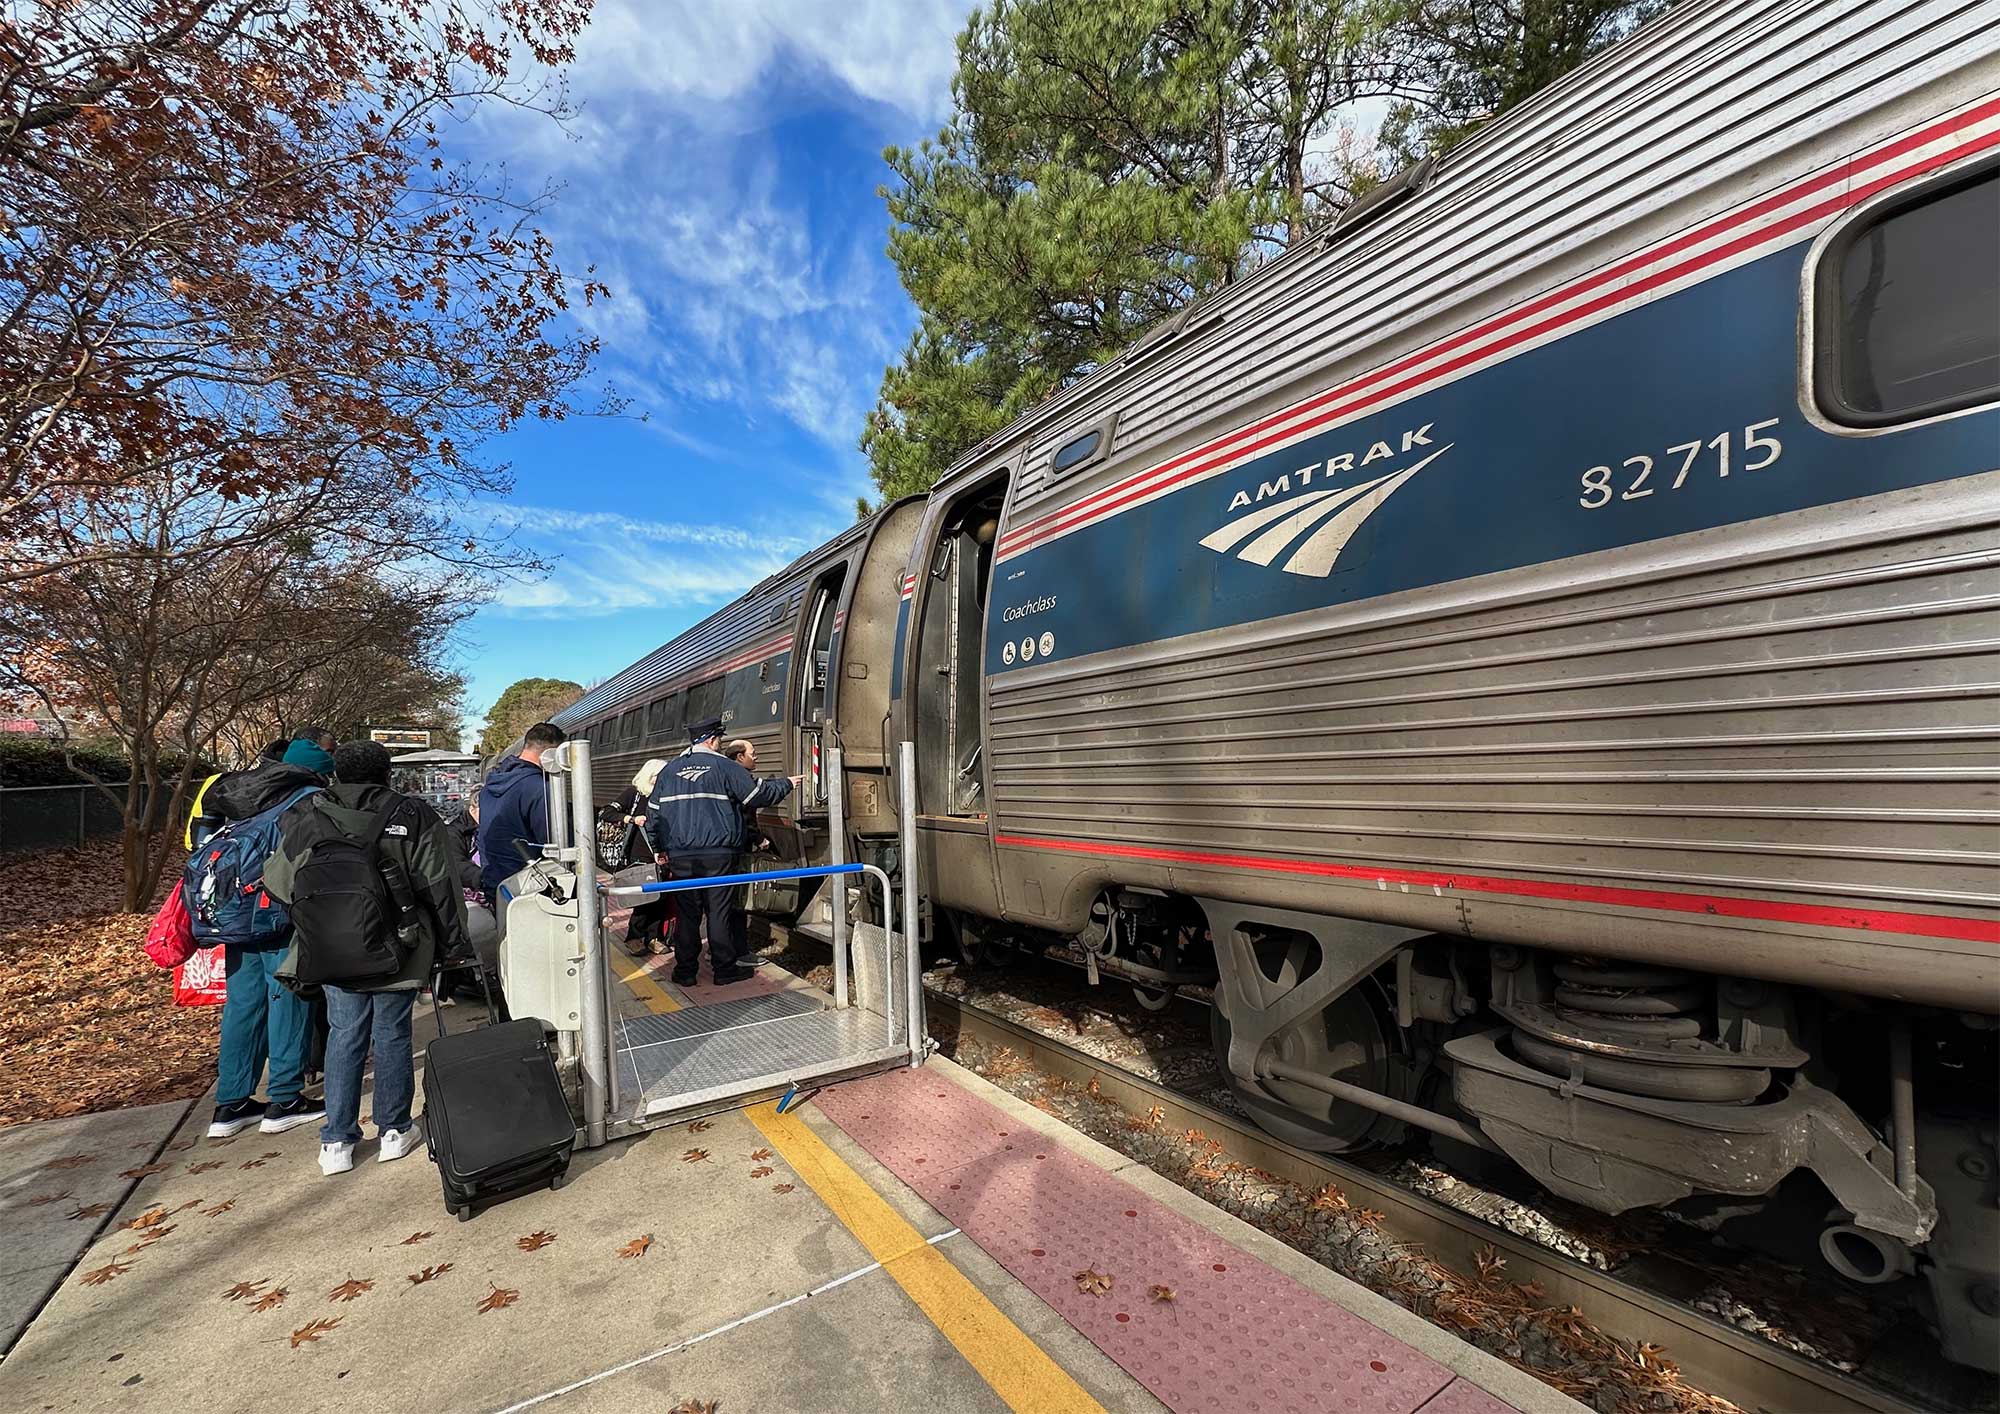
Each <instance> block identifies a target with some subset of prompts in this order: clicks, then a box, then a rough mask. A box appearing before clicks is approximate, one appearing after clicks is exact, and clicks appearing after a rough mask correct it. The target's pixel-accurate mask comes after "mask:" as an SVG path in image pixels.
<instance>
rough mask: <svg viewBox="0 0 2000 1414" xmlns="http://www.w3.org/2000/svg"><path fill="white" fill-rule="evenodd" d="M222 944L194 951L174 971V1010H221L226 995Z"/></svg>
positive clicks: (226, 979)
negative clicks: (185, 1008)
mask: <svg viewBox="0 0 2000 1414" xmlns="http://www.w3.org/2000/svg"><path fill="white" fill-rule="evenodd" d="M222 953H223V948H222V944H220V943H217V944H216V945H215V946H214V947H212V948H197V949H195V951H194V953H193V954H192V955H191V956H189V957H188V959H187V960H186V961H185V962H183V963H181V964H180V965H179V966H178V967H176V968H175V969H174V1005H175V1006H221V1005H222V1002H223V999H224V998H225V997H227V996H228V995H229V978H228V973H227V970H226V969H227V964H226V963H225V962H224V961H223V956H222Z"/></svg>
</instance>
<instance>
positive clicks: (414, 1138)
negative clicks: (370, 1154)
mask: <svg viewBox="0 0 2000 1414" xmlns="http://www.w3.org/2000/svg"><path fill="white" fill-rule="evenodd" d="M423 1144H424V1135H423V1131H422V1130H420V1129H418V1128H417V1126H416V1125H415V1124H414V1123H412V1124H411V1125H410V1127H409V1128H408V1129H385V1130H383V1131H382V1151H381V1152H380V1153H379V1154H377V1155H376V1156H375V1162H376V1163H378V1164H386V1163H388V1162H389V1161H390V1160H391V1159H400V1158H402V1157H403V1155H405V1154H408V1153H413V1152H414V1151H416V1150H418V1149H421V1148H422V1147H423Z"/></svg>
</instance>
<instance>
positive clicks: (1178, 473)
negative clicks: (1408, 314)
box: [999, 98, 2000, 557]
mask: <svg viewBox="0 0 2000 1414" xmlns="http://www.w3.org/2000/svg"><path fill="white" fill-rule="evenodd" d="M1996 115H2000V98H1996V99H1991V100H1989V101H1987V102H1985V103H1982V104H1980V105H1979V106H1978V107H1976V108H1973V109H1970V110H1968V111H1966V112H1964V113H1960V114H1958V115H1956V116H1954V117H1952V118H1948V119H1945V120H1943V121H1941V122H1939V123H1935V124H1932V125H1931V126H1930V127H1928V128H1925V129H1922V130H1920V131H1919V132H1916V133H1912V134H1910V135H1909V136H1907V137H1905V138H1902V139H1899V140H1898V141H1897V142H1894V143H1891V144H1890V145H1889V146H1887V147H1885V148H1884V149H1882V150H1881V151H1879V152H1875V153H1870V154H1868V155H1867V156H1866V157H1855V158H1850V159H1849V160H1848V161H1846V162H1842V163H1838V164H1836V165H1835V166H1833V167H1831V168H1829V169H1827V171H1825V172H1822V173H1820V174H1819V175H1817V176H1815V177H1809V178H1807V179H1806V180H1804V181H1802V182H1799V183H1796V184H1794V185H1793V186H1791V187H1788V188H1787V189H1785V190H1784V191H1781V192H1778V193H1776V194H1774V195H1772V196H1768V197H1764V198H1762V199H1761V200H1759V201H1756V202H1753V203H1751V204H1750V205H1749V206H1746V207H1744V208H1743V209H1742V210H1740V211H1735V212H1731V213H1730V214H1728V215H1726V216H1723V217H1719V218H1717V219H1716V220H1714V221H1711V222H1709V223H1708V224H1707V225H1705V226H1701V227H1697V228H1696V229H1694V230H1692V231H1688V232H1685V233H1683V234H1682V235H1680V236H1676V237H1674V238H1673V239H1672V240H1670V241H1667V242H1665V243H1664V244H1662V245H1660V246H1657V247H1654V248H1652V249H1649V250H1646V251H1642V252H1640V253H1639V254H1638V255H1635V256H1631V257H1628V258H1627V259H1625V260H1623V261H1621V262H1619V263H1618V264H1616V265H1612V266H1608V267H1606V268H1605V269H1603V270H1600V271H1597V272H1595V273H1594V274H1591V275H1588V276H1585V277H1584V278H1583V279H1581V280H1577V281H1574V282H1573V283H1571V284H1569V285H1567V286H1565V287H1563V288H1562V289H1560V290H1557V291H1554V292H1553V293H1551V294H1548V295H1544V296H1542V297H1541V298H1540V299H1537V300H1534V301H1531V302H1530V303H1528V304H1525V305H1522V306H1520V307H1519V308H1516V309H1511V310H1508V311H1507V312H1506V313H1504V314H1500V315H1496V316H1495V317H1494V318H1492V319H1489V320H1487V321H1485V322H1484V323H1482V324H1477V325H1474V326H1473V327H1472V328H1470V329H1466V330H1464V331H1462V332H1460V333H1458V334H1454V335H1452V336H1451V337H1450V338H1448V339H1445V340H1443V341H1441V342H1439V343H1437V344H1434V345H1432V346H1430V347H1428V348H1423V349H1419V350H1417V351H1416V352H1415V353H1412V354H1410V355H1408V356H1406V357H1404V358H1401V359H1398V360H1396V361H1395V362H1393V363H1389V364H1386V365H1384V366H1383V367H1381V368H1378V369H1376V370H1374V371H1373V372H1371V373H1366V374H1363V375H1362V376H1361V377H1359V378H1355V379H1352V380H1350V381H1348V382H1346V383H1343V384H1341V385H1340V386H1339V387H1336V388H1329V389H1328V390H1327V391H1326V392H1324V393H1320V394H1318V395H1317V396H1315V397H1312V398H1308V399H1306V400H1305V401H1303V402H1301V403H1299V404H1297V405H1295V406H1293V407H1290V408H1286V409H1285V410H1284V411H1283V412H1278V413H1273V414H1272V415H1271V416H1270V417H1267V418H1264V419H1263V420H1261V421H1259V422H1254V423H1252V424H1250V425H1249V426H1248V427H1242V428H1239V429H1237V430H1236V431H1234V432H1230V433H1226V434H1224V435H1223V436H1221V437H1218V438H1216V439H1214V440H1212V441H1210V442H1208V443H1206V444H1204V445H1203V446H1200V447H1196V448H1194V449H1193V450H1191V451H1187V452H1183V453H1182V454H1181V455H1180V456H1178V457H1173V458H1170V459H1169V460H1167V461H1164V462H1162V463H1160V464H1159V465H1158V466H1155V467H1151V468H1148V469H1147V470H1146V471H1143V472H1140V473H1139V474H1138V475H1136V476H1132V477H1128V478H1126V479H1125V480H1124V481H1120V482H1117V483H1115V484H1114V485H1111V486H1107V487H1105V488H1104V489H1103V490H1102V491H1099V492H1096V493H1094V494H1093V495H1090V496H1086V497H1084V498H1083V499H1081V500H1079V501H1076V502H1073V503H1072V504H1070V505H1067V506H1061V507H1058V508H1057V509H1055V510H1053V511H1048V512H1045V513H1043V514H1042V515H1040V516H1037V517H1035V518H1034V519H1032V520H1029V521H1026V522H1024V523H1023V524H1021V525H1019V526H1016V527H1015V528H1014V529H1012V530H1011V531H1009V532H1008V533H1007V534H1006V535H1003V536H1002V537H1001V539H1000V547H999V554H1000V555H1001V556H1002V557H1007V556H1012V555H1017V554H1021V553H1023V552H1024V551H1027V550H1032V549H1034V548H1035V547H1036V546H1038V545H1041V544H1043V543H1045V542H1047V541H1049V540H1052V539H1054V538H1055V537H1056V536H1058V535H1061V534H1063V533H1064V532H1066V531H1070V530H1076V529H1079V528H1081V527H1082V526H1084V525H1086V524H1088V523H1090V522H1093V521H1095V520H1097V519H1099V518H1101V517H1104V516H1108V515H1110V514H1111V513H1113V512H1115V511H1117V510H1118V509H1119V508H1121V507H1123V506H1124V505H1126V504H1128V503H1129V502H1131V501H1134V500H1138V499H1141V498H1143V497H1146V496H1151V495H1152V494H1154V493H1155V492H1159V491H1166V490H1170V489H1172V488H1173V487H1176V486H1179V485H1180V484H1181V483H1183V482H1185V481H1188V480H1190V479H1192V478H1194V477H1197V476H1199V475H1201V474H1202V473H1204V472H1207V471H1211V470H1214V469H1215V468H1216V467H1218V466H1221V465H1223V464H1224V463H1226V462H1228V461H1231V460H1233V459H1235V458H1237V457H1241V456H1246V455H1248V454H1250V453H1253V452H1256V451H1260V450H1262V449H1263V448H1265V447H1266V446H1269V445H1270V444H1272V443H1274V442H1280V441H1284V440H1286V439H1288V438H1291V437H1293V436H1296V435H1297V434H1299V433H1300V432H1303V431H1308V430H1310V429H1312V428H1314V427H1318V426H1319V425H1321V424H1322V423H1325V422H1328V421H1330V420H1332V419H1333V418H1335V417H1339V416H1344V415H1346V414H1347V413H1350V412H1358V411H1361V410H1363V409H1365V408H1368V407H1370V406H1372V405H1374V404H1375V403H1378V402H1382V401H1384V400H1385V399H1387V398H1391V397H1394V396H1395V395H1396V394H1398V393H1402V392H1407V391H1408V390H1410V389H1411V388H1415V387H1420V386H1422V385H1423V384H1424V383H1427V382H1429V381H1430V380H1432V379H1433V378H1438V377H1442V376H1444V375H1446V374H1449V373H1452V372H1455V371H1457V370H1458V369H1460V368H1463V367H1465V366H1466V365H1467V364H1470V363H1476V362H1478V361H1479V360H1481V359H1484V358H1490V357H1492V356H1493V355H1494V354H1496V353H1504V352H1505V351H1506V350H1508V349H1510V348H1512V347H1514V346H1515V345H1517V344H1520V343H1523V342H1526V341H1528V340H1530V339H1534V338H1538V337H1540V336H1541V335H1542V334H1545V333H1549V332H1551V331H1552V330H1555V329H1558V328H1561V327H1562V326H1563V325H1565V324H1571V323H1575V322H1576V321H1578V320H1580V319H1586V318H1588V317H1590V316H1591V315H1593V314H1596V313H1598V312H1600V311H1602V310H1603V309H1605V308H1608V307H1609V306H1611V305H1613V304H1618V303H1622V302H1623V301H1624V300H1627V299H1630V298H1632V297H1633V296H1634V295H1638V294H1643V293H1645V292H1646V291H1647V290H1650V289H1653V288H1655V287H1657V286H1659V285H1662V284H1668V283H1671V282H1672V281H1674V280H1678V279H1682V278H1684V277H1685V276H1687V275H1689V274H1691V273H1693V272H1694V271H1697V270H1700V269H1702V268H1704V267H1705V266H1708V265H1712V264H1715V263H1717V262H1719V261H1723V260H1727V259H1728V258H1730V257H1731V256H1733V255H1736V254H1739V253H1741V252H1742V251H1744V250H1748V249H1751V248H1754V247H1755V246H1757V245H1760V244H1762V243H1763V242H1765V241H1767V240H1771V239H1774V238H1776V237H1778V236H1781V235H1784V234H1786V233H1788V232H1790V231H1793V230H1796V229H1797V228H1798V227H1800V226H1801V225H1805V224H1809V223H1810V222H1812V221H1816V220H1819V219H1821V218H1822V217H1824V216H1828V215H1832V214H1835V213H1837V212H1840V211H1843V210H1845V209H1847V208H1848V207H1850V206H1855V205H1858V204H1860V203H1861V202H1863V201H1865V200H1867V199H1868V198H1869V197H1870V196H1873V195H1874V194H1875V193H1876V192H1878V191H1881V190H1884V189H1885V188H1887V187H1889V186H1892V185H1894V184H1896V183H1897V182H1902V181H1907V180H1909V179H1910V178H1912V177H1915V176H1921V175H1922V174H1924V173H1925V172H1928V171H1932V170H1935V169H1936V168H1938V167H1942V166H1946V165H1948V164H1949V163H1952V162H1955V161H1957V160H1958V159H1959V158H1962V157H1967V156H1970V155H1971V154H1973V153H1975V152H1979V151H1982V150H1984V149H1986V148H1988V147H1992V146H1995V145H1996V144H2000V133H1989V134H1986V135H1985V136H1982V137H1977V138H1974V139H1972V140H1971V141H1969V142H1965V143H1961V144H1960V145H1958V146H1957V147H1954V148H1952V149H1950V150H1949V151H1947V152H1941V153H1936V154H1933V155H1932V156H1930V157H1926V158H1924V159H1922V160H1921V161H1919V162H1915V163H1912V164H1911V165H1909V166H1908V167H1905V168H1902V169H1900V170H1898V171H1896V172H1893V173H1890V174H1889V175H1887V176H1884V177H1877V178H1875V179H1873V180H1872V181H1869V182H1867V183H1865V184H1863V185H1861V186H1858V187H1854V188H1852V189H1850V190H1848V191H1845V192H1843V193H1841V194H1840V195H1838V196H1835V197H1832V198H1830V199H1828V200H1826V201H1822V202H1819V203H1817V204H1815V205H1814V206H1812V207H1810V208H1808V209H1807V210H1805V211H1802V212H1796V213H1794V214H1793V215H1792V216H1789V217H1787V218H1786V219H1785V220H1783V221H1780V222H1778V223H1776V224H1774V225H1771V226H1766V227H1760V228H1759V229H1758V230H1756V231H1753V232H1750V233H1748V234H1746V235H1744V236H1739V237H1737V238H1736V239H1735V240H1733V241H1730V242H1729V243H1727V244H1725V245H1722V246H1718V247H1716V248H1715V249H1713V250H1709V251H1705V252H1703V253H1702V254H1701V255H1698V256H1695V257H1694V258H1692V259H1689V260H1685V261H1682V262H1680V263H1679V264H1677V265H1675V266H1672V267H1670V268H1669V269H1667V270H1663V271H1659V272H1657V273H1655V274H1654V275H1652V276H1649V277H1648V278H1647V279H1645V280H1642V281H1639V282H1637V283H1635V284H1632V285H1627V286H1621V287H1619V288H1617V289H1616V290H1614V291H1612V292H1610V293H1608V294H1605V295H1601V296H1599V297H1598V298H1596V299H1594V300H1591V301H1590V302H1589V303H1587V304H1583V305H1579V306H1577V307H1576V308H1574V309H1569V310H1564V311H1563V312H1562V313H1560V314H1558V315H1556V316H1554V317H1553V318H1550V319H1547V320H1543V321H1541V322H1540V323H1538V324H1534V325H1531V326H1528V327H1527V328H1523V329H1518V330H1516V331H1515V332H1513V333H1512V334H1509V335H1508V336H1506V337H1505V338H1502V339H1498V340H1495V341H1494V342H1492V343H1489V344H1486V345H1484V346H1483V347H1481V348H1479V349H1477V350H1474V351H1473V352H1471V353H1469V354H1465V355H1461V356H1460V357H1458V358H1455V359H1452V360H1450V361H1448V362H1446V363H1443V364H1440V365H1438V366H1436V367H1433V368H1429V369H1426V370H1424V371H1423V372H1421V373H1419V374H1417V375H1416V376H1415V377H1412V378H1407V379H1403V380H1402V381H1400V382H1397V383H1394V384H1391V385H1389V386H1387V387H1383V388H1379V389H1377V390H1376V391H1374V392H1372V393H1370V394H1369V395H1368V396H1366V397H1361V398H1356V399H1355V400H1354V401H1352V402H1349V403H1345V404H1341V405H1339V406H1336V407H1332V408H1329V409H1328V410H1327V411H1326V412H1323V413H1321V414H1320V415H1319V416H1317V417H1313V418H1309V419H1306V420H1303V421H1297V422H1293V421H1292V419H1296V418H1299V417H1300V415H1301V414H1302V413H1307V412H1311V411H1313V410H1314V409H1316V408H1323V407H1327V405H1328V404H1329V403H1330V402H1334V401H1335V400H1337V399H1339V398H1341V397H1344V396H1347V395H1350V394H1355V393H1359V392H1361V391H1362V390H1363V389H1366V388H1368V387H1370V386H1371V385H1373V384H1376V383H1379V382H1381V381H1382V380H1383V379H1385V378H1392V377H1394V376H1395V375H1396V374H1398V373H1401V372H1403V371H1404V370H1406V369H1410V368H1414V367H1416V366H1417V365H1419V364H1422V363H1427V362H1429V361H1430V360H1431V359H1434V358H1436V357H1437V356H1438V355H1439V354H1442V353H1447V352H1449V351H1451V350H1453V349H1456V348H1462V347H1464V346H1465V345H1466V344H1468V343H1473V342H1477V341H1478V340H1480V339H1483V338H1484V337H1485V336H1486V335H1488V334H1490V333H1494V332H1496V331H1497V330H1500V329H1502V328H1505V327H1506V326H1508V325H1510V324H1515V323H1518V322H1519V321H1520V320H1522V319H1525V318H1529V317H1532V316H1533V315H1536V314H1539V313H1541V312H1543V311H1544V310H1547V309H1550V308H1553V307H1554V306H1556V305H1559V304H1561V303H1563V302H1564V301H1566V300H1570V299H1574V298H1575V297H1576V296H1577V295H1579V294H1582V293H1584V292H1585V291H1587V290H1591V289H1595V288H1597V287H1598V286H1600V285H1603V284H1605V283H1606V282H1607V281H1611V280H1616V279H1619V278H1621V277H1622V276H1624V275H1627V274H1630V273H1632V272H1633V271H1635V270H1638V269H1642V268H1644V267H1645V266H1647V265H1650V264H1652V263H1654V262H1655V261H1658V260H1660V259H1662V258H1664V257H1667V256H1671V255H1676V254H1678V253H1680V252H1681V251H1683V250H1686V249H1688V248H1689V247H1690V246H1694V245H1698V244H1700V243H1701V242H1702V241H1705V240H1708V239H1711V238H1712V237H1714V236H1716V235H1719V234H1721V233H1722V232H1723V231H1725V230H1728V229H1730V228H1731V227H1733V226H1738V225H1741V224H1743V223H1744V222H1746V221H1753V220H1756V219H1757V218H1758V217H1760V216H1763V215H1765V214H1767V213H1769V212H1771V211H1774V210H1777V209H1779V208H1781V207H1783V206H1786V205H1788V204H1790V203H1791V202H1794V201H1797V200H1798V199H1799V198H1800V197H1802V196H1806V195H1809V194H1810V193H1812V192H1814V191H1817V190H1819V189H1821V188H1823V187H1825V186H1828V185H1833V184H1837V183H1839V182H1841V181H1847V180H1851V179H1852V178H1853V176H1854V175H1855V174H1856V173H1857V172H1859V171H1861V170H1864V169H1866V168H1868V167H1872V166H1874V165H1875V164H1877V163H1879V162H1881V161H1883V160H1885V159H1887V158H1891V157H1897V156H1901V155H1902V154H1903V153H1904V152H1907V151H1910V150H1911V149H1913V148H1916V147H1921V146H1923V145H1924V144H1925V143H1927V142H1932V141H1935V140H1936V138H1937V137H1938V136H1941V135H1942V134H1943V133H1944V132H1947V131H1950V130H1951V129H1953V128H1959V127H1966V126H1969V125H1971V124H1973V123H1978V122H1983V121H1985V120H1986V119H1988V118H1991V117H1994V116H1996ZM1280 423H1290V425H1288V426H1284V427H1280V428H1279V430H1278V431H1276V432H1275V433H1272V435H1270V436H1267V437H1262V438H1258V439H1257V440H1256V441H1253V442H1248V443H1245V442H1244V441H1243V439H1245V438H1248V437H1255V436H1256V434H1257V433H1259V432H1262V431H1264V430H1265V429H1267V428H1271V427H1277V426H1278V424H1280ZM1239 444H1240V445H1239ZM1215 453H1219V455H1212V454H1215ZM1203 458H1206V460H1202V459H1203ZM1191 462H1192V463H1197V464H1195V465H1190V464H1189V463H1191ZM1176 468H1179V470H1176ZM1167 472H1174V473H1175V474H1173V475H1171V476H1169V475H1165V474H1164V473H1167Z"/></svg>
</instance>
